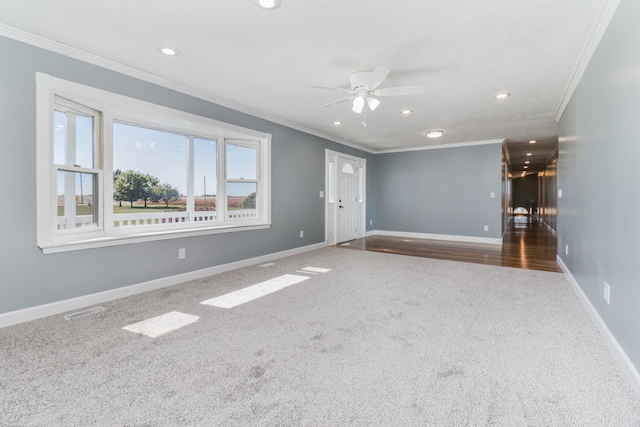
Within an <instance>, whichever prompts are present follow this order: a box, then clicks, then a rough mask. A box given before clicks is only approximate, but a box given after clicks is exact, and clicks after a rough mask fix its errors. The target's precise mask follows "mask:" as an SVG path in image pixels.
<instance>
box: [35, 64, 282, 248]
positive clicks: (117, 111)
mask: <svg viewBox="0 0 640 427" xmlns="http://www.w3.org/2000/svg"><path fill="white" fill-rule="evenodd" d="M56 96H58V97H60V98H64V99H66V100H70V101H72V102H73V103H76V104H79V105H80V106H85V107H87V108H89V109H92V110H95V111H97V112H98V113H99V116H100V117H99V121H100V123H97V124H96V127H97V128H98V129H99V141H97V142H96V143H95V147H94V150H95V152H94V166H93V168H91V169H88V168H77V169H78V170H77V172H86V173H94V174H95V173H97V177H98V183H97V186H98V195H97V203H98V209H99V212H98V217H99V224H98V226H97V227H87V228H86V229H82V228H79V229H75V230H73V232H59V231H57V230H56V221H57V207H56V200H57V188H56V185H55V183H56V181H57V178H56V175H55V174H57V170H58V169H59V165H54V163H53V111H54V101H55V97H56ZM36 112H37V119H36V139H37V162H36V163H37V189H36V195H37V207H36V211H37V244H38V246H39V247H40V248H41V249H42V251H43V253H55V252H64V251H70V250H79V249H88V248H95V247H102V246H112V245H120V244H128V243H137V242H143V241H153V240H162V239H169V238H178V237H190V236H197V235H203V234H213V233H221V232H233V231H246V230H255V229H264V228H268V227H270V226H271V169H270V168H271V134H268V133H264V132H259V131H256V130H252V129H247V128H243V127H240V126H235V125H231V124H228V123H223V122H219V121H216V120H213V119H210V118H206V117H202V116H198V115H195V114H190V113H186V112H184V111H179V110H175V109H171V108H167V107H163V106H160V105H156V104H152V103H148V102H145V101H140V100H137V99H133V98H129V97H126V96H122V95H118V94H114V93H111V92H107V91H104V90H100V89H96V88H92V87H89V86H85V85H80V84H77V83H73V82H69V81H66V80H62V79H58V78H55V77H52V76H49V75H47V74H43V73H36ZM114 121H118V122H125V123H131V124H134V125H139V126H145V127H149V128H153V129H159V130H164V131H170V132H176V133H180V134H184V135H186V136H187V137H188V140H189V143H188V147H189V152H188V158H189V164H190V165H191V166H189V168H188V174H189V180H188V182H189V183H188V188H187V195H188V196H189V195H190V196H193V188H192V187H193V182H192V181H193V147H194V143H193V139H194V137H198V138H205V139H215V140H216V144H217V145H216V146H217V150H218V151H217V162H218V165H217V175H218V176H217V185H218V187H217V191H216V200H217V203H216V220H215V221H213V222H206V223H198V222H195V221H193V220H190V221H188V222H186V223H180V224H171V225H167V224H163V225H160V226H154V225H144V226H140V227H126V229H125V228H122V227H114V215H113V209H112V208H111V207H112V206H113V179H111V177H112V176H113V144H112V137H113V135H112V134H113V132H112V129H113V122H114ZM227 139H232V140H251V141H255V142H254V144H255V146H256V147H257V152H258V165H257V169H258V170H257V173H258V178H257V179H256V180H252V181H251V182H256V183H257V191H258V200H259V202H258V203H257V204H256V210H257V213H256V215H255V217H252V218H245V219H242V220H238V219H237V218H235V219H229V218H227V211H226V210H227V194H226V167H225V164H226V157H225V146H226V140H227ZM72 169H73V171H75V169H76V168H74V167H66V166H65V167H64V170H72ZM80 169H82V170H80ZM85 169H86V170H85ZM187 210H188V212H193V211H194V208H193V206H191V211H189V206H188V207H187Z"/></svg>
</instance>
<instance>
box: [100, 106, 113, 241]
mask: <svg viewBox="0 0 640 427" xmlns="http://www.w3.org/2000/svg"><path fill="white" fill-rule="evenodd" d="M101 125H102V129H101V131H102V132H101V133H102V138H100V139H101V141H100V143H99V144H98V151H99V155H100V156H101V157H102V158H101V159H99V162H98V165H99V166H98V168H100V166H101V167H102V170H103V171H104V176H103V179H102V181H101V183H100V184H99V186H100V187H101V188H100V190H102V192H101V193H100V194H102V198H101V199H100V201H101V202H102V206H101V209H100V212H102V215H103V219H104V222H103V223H102V224H103V226H104V231H105V233H106V234H107V235H109V234H110V233H111V232H112V230H113V228H114V227H113V202H114V200H113V115H112V114H111V113H109V112H103V113H102V124H101ZM100 160H101V161H100Z"/></svg>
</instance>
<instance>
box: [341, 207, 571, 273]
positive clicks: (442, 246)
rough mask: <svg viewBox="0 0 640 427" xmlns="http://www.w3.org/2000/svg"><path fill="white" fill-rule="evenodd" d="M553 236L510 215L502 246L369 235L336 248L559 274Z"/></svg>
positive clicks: (540, 226)
mask: <svg viewBox="0 0 640 427" xmlns="http://www.w3.org/2000/svg"><path fill="white" fill-rule="evenodd" d="M557 245H558V243H557V239H556V237H555V236H554V235H553V234H552V233H551V231H549V229H548V228H547V227H546V226H545V225H544V224H542V223H541V222H539V221H537V220H536V219H535V218H533V219H532V220H531V222H528V221H527V218H526V217H517V216H516V217H514V218H512V219H511V221H510V222H509V225H508V227H507V231H506V233H505V235H504V237H503V240H502V247H500V246H498V245H490V244H482V243H464V242H451V241H442V240H428V239H414V238H405V237H391V236H371V237H365V238H363V239H357V240H352V241H350V242H346V243H343V244H339V245H337V246H338V247H344V248H350V249H359V250H366V251H374V252H386V253H392V254H398V255H410V256H418V257H425V258H435V259H445V260H451V261H462V262H471V263H476V264H486V265H498V266H503V267H514V268H522V269H527V270H542V271H552V272H557V273H560V272H562V270H561V269H560V267H559V266H558V264H557V263H556V254H557Z"/></svg>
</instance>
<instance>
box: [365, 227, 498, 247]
mask: <svg viewBox="0 0 640 427" xmlns="http://www.w3.org/2000/svg"><path fill="white" fill-rule="evenodd" d="M373 235H375V236H391V237H406V238H409V239H432V240H448V241H452V242H466V243H486V244H489V245H502V239H501V238H491V237H474V236H457V235H453V234H429V233H410V232H405V231H388V230H374V231H373Z"/></svg>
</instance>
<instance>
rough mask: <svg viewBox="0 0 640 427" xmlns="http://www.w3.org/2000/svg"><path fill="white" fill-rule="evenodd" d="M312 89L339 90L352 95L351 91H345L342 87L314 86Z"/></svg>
mask: <svg viewBox="0 0 640 427" xmlns="http://www.w3.org/2000/svg"><path fill="white" fill-rule="evenodd" d="M311 87H312V88H315V89H325V90H337V91H338V92H346V93H351V89H345V88H342V87H330V86H316V85H312V86H311Z"/></svg>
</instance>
